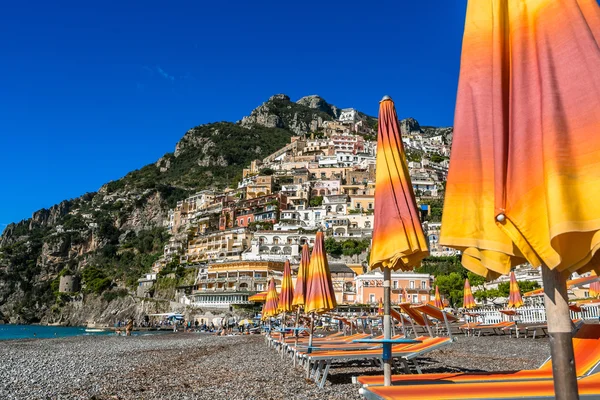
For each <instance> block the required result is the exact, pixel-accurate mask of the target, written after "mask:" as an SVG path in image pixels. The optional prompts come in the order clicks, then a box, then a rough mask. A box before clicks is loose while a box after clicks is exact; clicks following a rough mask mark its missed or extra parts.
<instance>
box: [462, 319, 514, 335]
mask: <svg viewBox="0 0 600 400" xmlns="http://www.w3.org/2000/svg"><path fill="white" fill-rule="evenodd" d="M515 326H516V323H515V322H514V321H502V322H498V323H496V324H478V325H475V326H472V327H471V328H469V329H470V330H471V332H472V333H473V335H475V333H477V336H481V335H482V334H483V333H493V334H495V335H498V334H503V335H505V334H506V332H507V330H508V329H510V328H512V327H515Z"/></svg>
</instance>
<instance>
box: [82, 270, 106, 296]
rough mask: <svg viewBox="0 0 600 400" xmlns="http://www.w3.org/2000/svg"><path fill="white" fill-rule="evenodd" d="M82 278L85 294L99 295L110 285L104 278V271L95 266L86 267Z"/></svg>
mask: <svg viewBox="0 0 600 400" xmlns="http://www.w3.org/2000/svg"><path fill="white" fill-rule="evenodd" d="M82 276H83V283H84V284H85V291H86V292H87V293H95V294H100V293H102V292H103V291H104V290H106V289H108V288H109V287H110V285H111V284H112V280H111V279H110V278H108V277H107V276H106V274H105V273H104V271H102V270H101V269H100V268H98V267H95V266H89V267H86V268H85V269H84V270H83V272H82Z"/></svg>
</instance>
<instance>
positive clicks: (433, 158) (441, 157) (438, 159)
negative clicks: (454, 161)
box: [429, 154, 448, 163]
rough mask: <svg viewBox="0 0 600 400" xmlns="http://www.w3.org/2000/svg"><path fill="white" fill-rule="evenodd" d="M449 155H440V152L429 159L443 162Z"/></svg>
mask: <svg viewBox="0 0 600 400" xmlns="http://www.w3.org/2000/svg"><path fill="white" fill-rule="evenodd" d="M447 159H448V157H444V156H440V155H439V154H433V155H431V156H430V157H429V161H431V162H434V163H441V162H442V161H445V160H447Z"/></svg>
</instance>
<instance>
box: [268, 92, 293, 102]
mask: <svg viewBox="0 0 600 400" xmlns="http://www.w3.org/2000/svg"><path fill="white" fill-rule="evenodd" d="M275 100H283V101H291V100H290V96H288V95H287V94H283V93H279V94H274V95H273V96H271V97H269V100H268V101H270V102H273V101H275Z"/></svg>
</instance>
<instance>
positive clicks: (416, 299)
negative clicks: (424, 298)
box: [412, 294, 419, 303]
mask: <svg viewBox="0 0 600 400" xmlns="http://www.w3.org/2000/svg"><path fill="white" fill-rule="evenodd" d="M412 298H413V299H412V302H413V303H418V302H419V296H417V295H416V294H413V296H412Z"/></svg>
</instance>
